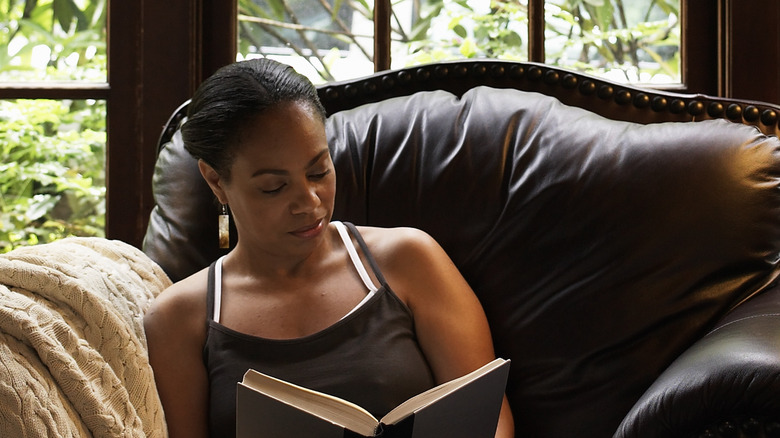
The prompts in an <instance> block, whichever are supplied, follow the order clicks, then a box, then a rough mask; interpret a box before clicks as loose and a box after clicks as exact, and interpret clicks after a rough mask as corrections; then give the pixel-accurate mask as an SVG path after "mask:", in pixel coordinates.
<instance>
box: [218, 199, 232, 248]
mask: <svg viewBox="0 0 780 438" xmlns="http://www.w3.org/2000/svg"><path fill="white" fill-rule="evenodd" d="M219 247H220V248H223V249H224V248H230V216H229V215H228V208H227V204H222V213H220V215H219Z"/></svg>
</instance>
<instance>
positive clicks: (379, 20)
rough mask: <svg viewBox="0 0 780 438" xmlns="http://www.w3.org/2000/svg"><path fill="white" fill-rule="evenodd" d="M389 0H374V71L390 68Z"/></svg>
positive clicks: (390, 13)
mask: <svg viewBox="0 0 780 438" xmlns="http://www.w3.org/2000/svg"><path fill="white" fill-rule="evenodd" d="M390 8H391V5H390V0H375V1H374V71H382V70H389V69H390V39H391V38H390V33H391V28H390V17H391V15H392V11H391V9H390Z"/></svg>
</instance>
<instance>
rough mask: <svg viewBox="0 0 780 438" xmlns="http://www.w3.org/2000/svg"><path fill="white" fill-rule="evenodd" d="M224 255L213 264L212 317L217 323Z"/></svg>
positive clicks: (220, 311)
mask: <svg viewBox="0 0 780 438" xmlns="http://www.w3.org/2000/svg"><path fill="white" fill-rule="evenodd" d="M224 258H225V256H222V257H220V258H218V259H217V263H216V264H215V265H214V315H212V319H213V320H214V322H216V323H217V324H219V314H220V313H222V260H223V259H224Z"/></svg>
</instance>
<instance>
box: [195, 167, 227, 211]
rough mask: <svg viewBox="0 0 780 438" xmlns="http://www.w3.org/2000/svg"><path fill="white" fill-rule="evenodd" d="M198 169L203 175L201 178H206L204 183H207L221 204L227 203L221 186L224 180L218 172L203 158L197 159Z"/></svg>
mask: <svg viewBox="0 0 780 438" xmlns="http://www.w3.org/2000/svg"><path fill="white" fill-rule="evenodd" d="M198 170H200V174H201V175H202V176H203V179H205V180H206V183H208V185H209V187H210V188H211V191H212V192H214V196H216V197H217V200H219V202H220V203H222V204H227V203H228V201H227V196H226V194H225V190H224V188H223V187H224V184H225V180H224V179H222V177H221V176H219V173H217V171H216V170H214V168H213V167H211V166H210V165H209V164H208V163H206V162H205V161H203V160H198Z"/></svg>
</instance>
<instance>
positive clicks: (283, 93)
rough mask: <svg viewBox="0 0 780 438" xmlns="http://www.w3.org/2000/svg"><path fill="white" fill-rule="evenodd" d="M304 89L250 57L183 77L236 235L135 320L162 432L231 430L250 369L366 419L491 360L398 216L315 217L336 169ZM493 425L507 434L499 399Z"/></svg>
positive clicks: (205, 168) (192, 143) (479, 320)
mask: <svg viewBox="0 0 780 438" xmlns="http://www.w3.org/2000/svg"><path fill="white" fill-rule="evenodd" d="M324 122H325V110H324V109H323V107H322V105H321V104H320V102H319V99H318V97H317V94H316V90H315V89H314V87H313V86H312V84H311V83H310V82H309V81H308V79H306V78H305V77H303V76H301V75H299V74H297V73H296V72H295V71H294V70H293V69H292V68H290V67H287V66H285V65H282V64H279V63H276V62H274V61H270V60H267V59H257V60H251V61H244V62H239V63H236V64H233V65H230V66H227V67H224V68H223V69H221V70H220V71H218V72H217V73H216V74H215V75H214V76H212V77H211V78H209V79H208V80H206V81H205V82H204V83H203V85H201V87H200V88H199V89H198V91H197V92H196V94H195V96H194V97H193V99H192V102H191V103H190V107H189V114H188V121H187V122H186V123H185V124H184V125H183V127H182V136H183V139H184V143H185V147H186V148H187V150H188V151H189V152H190V153H191V154H192V155H193V156H194V157H195V158H197V159H198V166H199V169H200V172H201V174H202V175H203V178H204V179H205V180H206V181H207V182H208V184H209V186H210V187H211V190H212V191H213V192H214V195H215V196H216V198H217V200H218V201H219V202H220V203H221V204H222V205H223V206H229V208H230V212H231V215H232V219H233V220H234V222H235V226H236V230H237V232H238V236H239V239H238V241H237V244H236V246H235V248H234V249H233V250H231V251H230V252H229V253H228V254H227V255H226V256H225V257H223V258H221V259H220V260H218V261H217V262H215V263H214V264H212V266H211V267H209V268H207V269H204V270H202V271H200V272H198V273H196V274H194V275H192V276H191V277H189V278H186V279H184V280H182V281H180V282H178V283H176V284H174V285H173V286H171V287H170V288H169V289H168V290H166V291H165V292H163V293H162V294H161V295H160V296H159V297H158V298H157V300H156V301H155V303H154V304H153V306H152V308H151V309H150V311H149V313H148V314H147V316H146V318H145V327H146V334H147V338H148V343H149V355H150V361H151V364H152V366H153V368H154V372H155V379H156V382H157V387H158V390H159V393H160V397H161V400H162V403H163V407H164V409H165V415H166V419H167V423H168V428H169V433H170V436H171V437H173V438H176V437H187V438H196V437H206V436H208V435H209V434H211V436H220V437H221V436H234V434H235V386H236V382H237V381H240V380H241V377H242V376H243V373H244V372H245V371H246V369H247V368H250V367H251V368H254V369H257V370H259V371H262V372H265V373H267V374H271V375H274V376H275V377H278V378H282V379H285V380H289V381H292V382H294V383H297V384H299V385H302V386H306V387H310V388H313V389H317V390H320V391H323V392H326V393H329V394H333V395H336V396H339V397H342V398H345V399H348V400H350V401H353V402H355V403H357V404H359V405H361V406H364V407H366V408H367V409H368V410H369V411H370V412H372V413H373V414H374V415H375V416H378V417H379V416H382V415H384V414H385V413H386V412H387V411H389V410H390V409H391V408H392V407H394V406H395V405H397V404H398V403H400V402H402V401H404V400H406V399H407V398H409V397H411V396H412V395H415V394H417V393H419V392H422V391H423V390H425V389H428V388H430V387H432V386H434V385H435V384H438V383H442V382H445V381H448V380H450V379H453V378H455V377H459V376H461V375H464V374H466V373H468V372H470V371H472V370H474V369H476V368H478V367H480V366H482V365H484V364H485V363H487V362H489V361H490V360H492V359H493V358H494V352H493V347H492V342H491V337H490V333H489V329H488V325H487V321H486V319H485V315H484V313H483V311H482V308H481V307H480V304H479V302H478V301H477V299H476V297H475V296H474V293H473V292H472V291H471V289H470V288H469V286H468V284H467V283H466V281H465V280H464V279H463V277H462V276H461V275H460V273H459V272H458V271H457V269H456V267H455V266H454V265H453V264H452V262H451V261H450V259H449V258H448V257H447V255H446V254H445V252H444V251H443V250H442V249H441V248H440V247H439V245H438V244H437V243H436V242H435V241H434V240H433V239H432V238H430V237H429V236H428V235H427V234H425V233H423V232H421V231H418V230H415V229H408V228H395V229H380V228H371V227H357V228H356V227H354V226H352V225H351V224H347V225H346V226H345V225H344V224H341V223H340V222H331V214H332V212H333V205H334V197H335V188H336V175H335V173H334V168H333V162H332V161H331V157H330V153H329V150H328V144H327V140H326V135H325V125H324ZM496 436H500V437H511V436H513V423H512V416H511V413H510V410H509V407H508V404H507V402H506V399H505V400H504V405H503V407H502V412H501V416H500V420H499V429H498V432H497V434H496Z"/></svg>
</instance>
